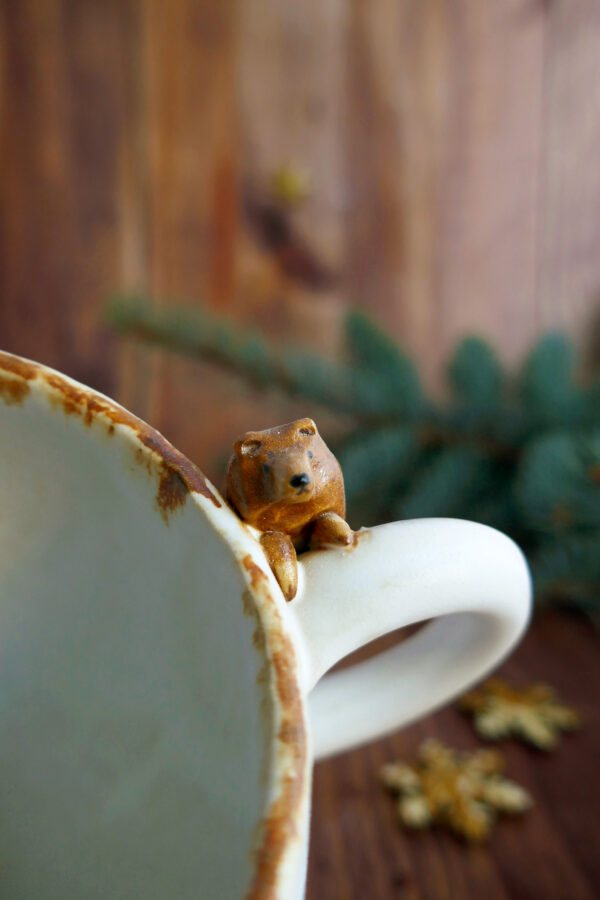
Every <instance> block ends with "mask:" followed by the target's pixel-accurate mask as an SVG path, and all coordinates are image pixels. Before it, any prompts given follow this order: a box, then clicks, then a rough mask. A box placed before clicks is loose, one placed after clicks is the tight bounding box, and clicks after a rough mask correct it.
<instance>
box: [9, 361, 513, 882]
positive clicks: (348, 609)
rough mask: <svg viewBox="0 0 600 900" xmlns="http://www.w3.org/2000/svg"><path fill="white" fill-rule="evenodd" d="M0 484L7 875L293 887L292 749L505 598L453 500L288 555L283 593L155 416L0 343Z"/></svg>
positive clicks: (324, 748)
mask: <svg viewBox="0 0 600 900" xmlns="http://www.w3.org/2000/svg"><path fill="white" fill-rule="evenodd" d="M0 500H1V504H0V596H1V597H2V603H1V604H0V715H1V716H2V728H0V796H2V798H3V800H2V812H3V815H2V826H1V828H0V854H1V856H2V867H1V868H0V895H1V896H3V897H5V896H6V897H7V898H10V897H19V898H27V897H32V898H33V897H35V898H37V897H40V896H43V897H45V898H47V900H58V898H60V900H69V898H78V900H79V898H90V900H91V898H94V900H95V898H98V900H100V898H106V897H109V896H126V897H128V898H132V900H135V898H137V897H139V898H142V897H143V898H144V900H159V898H163V897H165V896H174V897H175V896H177V897H180V898H190V900H191V898H192V897H194V898H196V897H202V898H207V900H211V898H219V900H222V898H224V897H227V898H234V897H240V898H241V897H246V898H254V900H259V898H260V900H274V898H281V900H297V898H301V897H302V896H303V893H304V878H305V867H306V853H307V835H308V820H309V801H310V773H311V763H312V759H313V758H314V756H315V755H318V756H324V755H327V754H329V753H334V752H338V751H340V750H342V749H344V748H346V747H349V746H352V745H355V744H357V743H360V742H362V741H365V740H369V739H372V738H373V737H375V736H377V735H379V734H382V733H385V732H386V731H389V730H391V729H393V728H396V727H398V726H400V725H401V724H403V723H404V722H407V721H410V720H411V719H413V718H415V717H417V716H419V715H422V714H424V713H426V712H427V711H429V710H430V709H432V708H434V707H436V706H439V705H440V704H441V703H443V702H445V701H447V700H448V699H449V698H450V697H451V696H454V695H455V694H456V693H458V692H459V691H461V690H463V689H464V688H465V687H466V686H467V685H469V684H471V683H472V682H473V681H474V680H476V679H477V678H478V677H480V676H481V675H482V674H484V673H485V672H487V671H488V670H489V669H490V668H491V667H492V666H494V665H495V664H496V663H497V662H498V661H499V659H500V658H502V657H503V656H504V655H505V654H506V653H507V652H508V650H509V649H510V648H511V647H512V646H513V645H514V643H515V642H516V640H517V639H518V638H519V636H520V635H521V633H522V631H523V629H524V627H525V624H526V621H527V616H528V611H529V602H530V586H529V577H528V573H527V569H526V566H525V564H524V562H523V559H522V556H521V554H520V552H519V551H518V549H517V548H516V547H515V545H514V544H512V542H511V541H509V540H508V539H507V538H505V537H504V536H503V535H500V534H498V533H497V532H495V531H493V530H492V529H488V528H485V527H483V526H478V525H473V524H472V523H468V522H456V521H453V520H429V521H421V522H406V523H394V524H392V525H389V526H381V527H379V528H376V529H371V530H369V531H365V532H361V533H360V538H359V540H358V543H357V546H356V547H354V548H353V549H352V550H351V551H350V552H349V551H348V550H346V549H339V550H338V549H332V550H325V551H317V552H314V553H308V554H305V555H304V556H303V557H302V558H301V561H300V562H299V564H298V591H297V595H296V597H295V599H294V600H293V601H292V602H291V603H286V602H285V599H284V596H283V594H282V592H281V590H280V587H279V585H278V583H277V581H276V579H275V577H274V575H273V573H272V571H271V568H270V566H269V563H268V560H267V558H266V556H265V553H264V551H263V548H262V546H261V543H260V540H259V539H260V533H259V532H257V531H256V530H255V529H254V528H252V527H250V526H249V525H246V524H244V523H242V522H241V521H240V519H239V518H238V516H237V515H235V513H234V512H233V511H232V510H231V509H230V508H229V506H228V505H227V504H226V503H225V502H224V500H223V499H222V498H221V496H220V495H219V493H218V491H217V490H216V489H215V488H214V487H213V486H212V485H211V484H210V482H208V481H207V479H206V478H205V477H204V476H203V475H202V473H201V472H200V470H199V469H198V468H197V467H196V466H195V465H193V464H192V463H191V462H190V461H189V460H187V459H186V458H185V457H184V456H183V455H182V454H181V453H179V452H178V451H177V450H175V448H173V447H172V446H171V445H170V444H169V443H168V442H167V441H166V440H165V439H164V438H163V437H162V436H161V435H160V434H159V433H158V432H156V431H155V430H154V429H152V428H151V427H150V426H148V425H146V424H145V423H143V422H141V421H140V420H139V419H137V418H136V417H135V416H133V415H131V414H130V413H128V412H127V411H126V410H124V409H123V408H122V407H120V406H119V405H118V404H116V403H114V402H113V401H111V400H109V399H108V398H106V397H103V396H101V395H99V394H97V393H95V392H93V391H91V390H90V389H88V388H86V387H84V386H82V385H79V384H77V383H75V382H74V381H72V380H71V379H69V378H66V377H65V376H62V375H59V374H58V373H56V372H53V371H51V370H49V369H47V368H45V367H43V366H40V365H37V364H36V363H32V362H29V361H26V360H23V359H20V358H18V357H15V356H11V355H9V354H2V353H0ZM432 617H441V618H439V620H438V621H436V622H434V623H433V625H430V626H428V627H427V628H426V629H424V630H423V631H421V632H419V634H418V635H417V636H416V637H414V638H412V639H411V640H410V641H408V642H406V643H405V644H404V645H402V647H401V648H400V649H399V650H396V651H389V652H388V653H387V654H381V655H380V656H379V657H377V658H376V659H375V660H372V661H369V663H366V664H362V665H360V666H355V667H353V668H351V669H349V670H345V671H343V672H339V673H335V674H334V675H330V676H328V677H326V678H325V679H323V680H322V681H321V682H320V683H319V684H318V685H317V682H318V681H319V679H320V678H321V676H322V675H323V674H324V672H326V671H327V669H329V668H330V667H331V665H333V663H334V662H335V661H337V660H338V659H339V658H341V657H342V656H344V655H345V654H347V653H348V652H350V651H351V650H352V649H354V648H355V647H357V646H359V645H360V644H362V643H365V642H367V641H369V640H371V639H372V638H374V637H376V636H378V635H379V634H382V633H384V632H386V631H389V630H392V629H394V628H398V627H400V626H402V625H403V624H408V623H409V622H414V621H419V620H422V619H425V618H432ZM315 685H317V686H316V688H315ZM313 688H314V690H313ZM309 693H310V697H309Z"/></svg>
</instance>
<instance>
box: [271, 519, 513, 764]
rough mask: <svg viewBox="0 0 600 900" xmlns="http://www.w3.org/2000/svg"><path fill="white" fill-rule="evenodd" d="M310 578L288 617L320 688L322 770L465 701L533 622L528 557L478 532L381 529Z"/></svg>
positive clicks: (317, 556) (317, 726) (313, 566)
mask: <svg viewBox="0 0 600 900" xmlns="http://www.w3.org/2000/svg"><path fill="white" fill-rule="evenodd" d="M298 567H299V589H298V594H297V597H296V599H295V600H294V601H293V602H292V603H291V604H290V605H289V607H288V611H289V612H290V614H291V615H292V617H293V618H294V619H295V625H296V628H297V632H298V633H297V638H298V640H299V644H300V652H301V655H302V658H303V661H304V674H305V687H306V689H307V690H308V691H311V690H312V689H313V688H315V690H314V692H313V693H312V694H311V696H310V697H309V709H310V718H311V723H312V733H313V745H314V751H315V757H316V758H317V759H322V758H324V757H326V756H330V755H332V754H334V753H339V752H341V751H342V750H348V749H350V748H351V747H354V746H357V745H358V744H362V743H364V742H366V741H370V740H373V739H374V738H377V737H379V736H381V735H384V734H386V733H388V732H390V731H394V730H395V729H397V728H399V727H400V726H402V725H406V724H407V723H409V722H411V721H413V720H414V719H417V718H420V717H421V716H424V715H425V714H426V713H429V712H431V711H432V710H434V709H436V708H437V707H439V706H441V705H442V704H444V703H446V702H447V701H448V700H450V699H451V698H453V697H454V696H456V695H458V694H460V693H461V692H462V691H464V690H465V689H466V688H468V687H469V685H471V684H472V683H473V682H475V681H477V680H478V679H480V678H481V677H482V676H483V675H485V674H486V673H487V672H489V670H490V669H492V668H493V667H495V666H496V665H497V664H498V663H499V662H500V660H501V659H502V658H503V657H504V656H506V654H507V653H508V652H509V651H510V650H511V649H512V648H513V647H514V645H515V644H516V642H517V641H518V640H519V638H520V637H521V635H522V634H523V631H524V630H525V627H526V625H527V622H528V619H529V615H530V609H531V580H530V576H529V570H528V568H527V563H526V562H525V559H524V557H523V554H522V552H521V551H520V549H519V548H518V547H517V545H516V544H515V543H514V542H513V541H512V540H510V538H508V537H506V535H504V534H502V533H501V532H499V531H496V530H495V529H493V528H489V527H488V526H486V525H479V524H476V523H474V522H467V521H463V520H459V519H415V520H412V521H405V522H393V523H391V524H389V525H380V526H377V527H375V528H370V529H368V530H364V531H361V532H358V541H357V545H356V546H355V547H354V548H353V549H352V550H341V549H331V550H327V551H315V552H311V553H307V554H305V555H303V556H302V557H301V558H300V560H299V563H298ZM438 617H439V618H438ZM434 618H435V619H436V621H434V622H432V623H430V624H428V625H427V626H426V627H425V628H423V629H422V630H420V631H419V632H418V633H417V634H416V635H414V636H413V637H411V638H408V639H407V640H406V641H404V642H403V643H401V644H400V645H399V646H397V647H393V648H392V649H391V650H387V651H384V652H382V653H380V654H378V655H377V656H375V657H373V658H371V659H369V660H367V661H365V662H361V663H357V664H356V665H353V666H350V667H348V668H346V669H343V670H341V671H339V672H334V673H332V674H330V675H328V676H327V677H325V678H324V679H323V680H322V681H321V682H320V683H318V684H317V682H319V679H320V678H321V676H322V675H323V674H324V673H325V672H326V671H327V670H328V669H329V668H330V667H331V666H332V665H334V663H336V662H337V661H338V660H340V659H342V657H344V656H346V655H347V654H348V653H351V652H352V651H353V650H355V649H357V648H358V647H360V646H362V645H363V644H366V643H368V642H369V641H372V640H374V639H375V638H377V637H380V636H381V635H383V634H386V633H387V632H390V631H394V630H395V629H397V628H402V627H403V626H405V625H410V624H413V623H415V622H421V621H423V620H424V619H434ZM315 685H316V687H315Z"/></svg>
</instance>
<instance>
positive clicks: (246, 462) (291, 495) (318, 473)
mask: <svg viewBox="0 0 600 900" xmlns="http://www.w3.org/2000/svg"><path fill="white" fill-rule="evenodd" d="M225 477H226V487H225V496H226V498H227V501H228V503H229V504H230V505H231V506H232V507H233V509H234V510H235V511H236V512H237V514H238V515H239V516H240V518H241V519H243V521H244V522H247V523H248V524H249V525H252V526H254V528H257V529H258V530H259V531H262V535H261V538H260V542H261V544H262V547H263V549H264V551H265V554H266V557H267V559H268V561H269V565H270V566H271V569H272V570H273V573H274V575H275V577H276V579H277V581H278V582H279V586H280V587H281V590H282V591H283V594H284V596H285V598H286V600H293V598H294V597H295V595H296V591H297V587H298V571H297V564H296V562H297V561H296V550H298V551H300V550H306V549H308V548H316V547H322V546H327V545H337V546H352V545H353V544H354V538H355V535H354V532H353V531H352V529H351V528H350V526H349V525H348V523H347V522H346V521H345V519H344V516H345V514H346V500H345V496H344V479H343V476H342V470H341V467H340V464H339V463H338V461H337V459H336V458H335V456H334V455H333V453H332V452H331V450H329V448H328V447H327V445H326V444H325V441H324V440H323V439H322V437H321V436H320V434H319V432H318V431H317V426H316V425H315V423H314V422H313V420H312V419H298V420H297V421H296V422H290V423H288V424H287V425H280V426H278V427H277V428H268V429H266V430H265V431H249V432H248V433H247V434H245V435H244V436H243V437H242V438H240V439H239V440H238V441H236V442H235V444H234V446H233V454H232V455H231V458H230V460H229V463H228V465H227V472H226V476H225Z"/></svg>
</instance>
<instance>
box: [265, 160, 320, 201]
mask: <svg viewBox="0 0 600 900" xmlns="http://www.w3.org/2000/svg"><path fill="white" fill-rule="evenodd" d="M312 190H313V185H312V178H311V176H310V172H309V171H308V170H307V169H304V168H302V166H298V165H296V164H295V163H288V164H286V165H284V166H281V167H280V168H279V169H277V170H276V171H275V172H274V173H273V176H272V178H271V192H272V194H273V197H274V198H275V200H277V202H278V203H280V204H282V206H288V207H293V206H299V205H300V204H301V203H303V202H304V201H305V200H307V199H308V197H310V195H311V194H312Z"/></svg>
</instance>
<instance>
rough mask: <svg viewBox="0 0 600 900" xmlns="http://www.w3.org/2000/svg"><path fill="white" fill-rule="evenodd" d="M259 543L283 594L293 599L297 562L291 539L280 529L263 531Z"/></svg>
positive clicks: (288, 598) (296, 588)
mask: <svg viewBox="0 0 600 900" xmlns="http://www.w3.org/2000/svg"><path fill="white" fill-rule="evenodd" d="M260 543H261V545H262V548H263V550H264V551H265V556H266V557H267V560H268V561H269V565H270V566H271V569H272V570H273V574H274V575H275V578H276V579H277V581H278V583H279V587H280V588H281V590H282V591H283V596H284V597H285V599H286V600H288V601H290V600H293V599H294V597H295V596H296V591H297V590H298V564H297V561H296V551H295V550H294V545H293V544H292V541H291V539H290V538H289V537H288V535H287V534H284V533H283V532H282V531H264V532H263V533H262V534H261V536H260Z"/></svg>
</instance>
